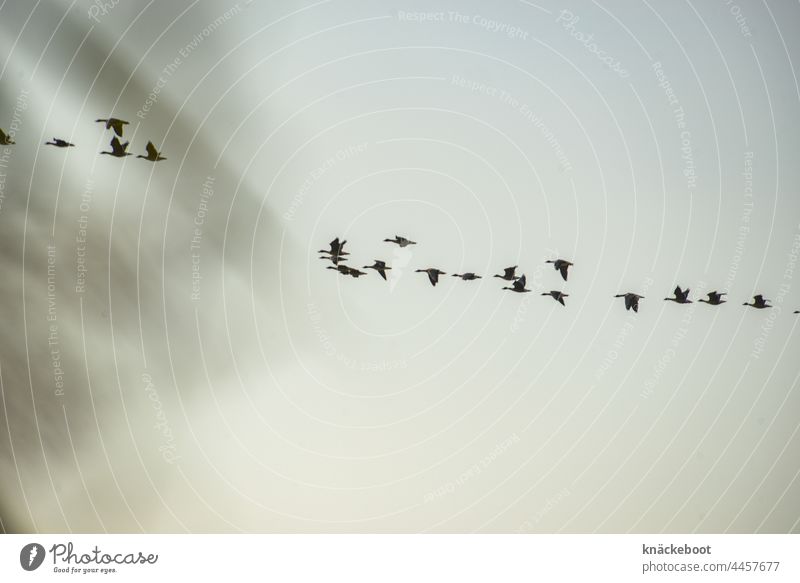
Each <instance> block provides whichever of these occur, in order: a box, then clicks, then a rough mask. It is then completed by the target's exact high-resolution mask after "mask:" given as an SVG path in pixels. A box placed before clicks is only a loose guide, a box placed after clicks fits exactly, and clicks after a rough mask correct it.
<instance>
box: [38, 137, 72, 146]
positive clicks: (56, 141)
mask: <svg viewBox="0 0 800 583" xmlns="http://www.w3.org/2000/svg"><path fill="white" fill-rule="evenodd" d="M45 145H46V146H55V147H57V148H72V147H74V146H75V144H70V143H69V142H67V141H65V140H62V139H59V138H53V141H52V142H45Z"/></svg>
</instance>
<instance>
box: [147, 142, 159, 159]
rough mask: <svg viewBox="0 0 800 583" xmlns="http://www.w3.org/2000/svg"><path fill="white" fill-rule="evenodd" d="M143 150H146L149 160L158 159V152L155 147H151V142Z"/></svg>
mask: <svg viewBox="0 0 800 583" xmlns="http://www.w3.org/2000/svg"><path fill="white" fill-rule="evenodd" d="M145 150H147V155H148V156H149V157H150V158H158V150H156V147H155V146H154V145H153V142H147V146H146V147H145Z"/></svg>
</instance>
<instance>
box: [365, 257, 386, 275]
mask: <svg viewBox="0 0 800 583" xmlns="http://www.w3.org/2000/svg"><path fill="white" fill-rule="evenodd" d="M364 269H374V270H375V271H377V272H378V273H380V275H381V277H382V278H383V279H386V271H387V270H389V269H391V267H386V262H385V261H379V260H378V259H376V260H375V263H374V264H373V265H365V266H364Z"/></svg>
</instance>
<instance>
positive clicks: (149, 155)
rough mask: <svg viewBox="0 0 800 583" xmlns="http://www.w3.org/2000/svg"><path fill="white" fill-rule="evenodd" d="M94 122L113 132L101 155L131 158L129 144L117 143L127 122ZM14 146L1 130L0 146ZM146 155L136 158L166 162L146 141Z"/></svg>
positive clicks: (57, 142) (56, 142) (55, 142)
mask: <svg viewBox="0 0 800 583" xmlns="http://www.w3.org/2000/svg"><path fill="white" fill-rule="evenodd" d="M95 122H98V123H103V124H105V129H107V130H113V132H114V134H116V135H115V136H113V137H112V138H111V143H110V144H109V145H110V146H111V150H110V151H102V152H100V153H101V154H108V155H109V156H114V157H115V158H124V157H125V156H132V155H133V154H131V153H130V152H128V151H127V150H128V146H129V145H130V142H125V143H124V144H123V143H121V142H120V141H119V138H121V137H122V132H123V129H124V126H126V125H128V122H127V121H125V120H122V119H117V118H116V117H109V118H107V119H96V120H95ZM13 144H16V142H15V141H14V140H12V139H11V137H10V136H9V135H8V134H6V133H5V132H4V131H3V130H2V129H0V146H11V145H13ZM45 145H46V146H55V147H56V148H74V147H75V144H72V143H70V142H68V141H66V140H62V139H61V138H53V139H52V140H50V141H48V142H45ZM145 151H146V154H145V155H144V156H142V155H139V156H136V157H137V158H142V159H143V160H148V161H150V162H160V161H162V160H166V158H164V157H163V156H162V155H161V152H159V151H158V150H157V149H156V147H155V146H154V145H153V142H150V141H148V142H147V146H145Z"/></svg>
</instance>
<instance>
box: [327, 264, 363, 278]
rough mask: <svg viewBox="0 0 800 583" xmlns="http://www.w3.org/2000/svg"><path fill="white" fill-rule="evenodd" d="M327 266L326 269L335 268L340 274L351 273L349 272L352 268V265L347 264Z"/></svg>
mask: <svg viewBox="0 0 800 583" xmlns="http://www.w3.org/2000/svg"><path fill="white" fill-rule="evenodd" d="M327 268H328V269H335V270H336V271H338V272H339V273H341V274H342V275H351V273H350V272H351V270H352V267H350V266H348V265H329V266H328V267H327ZM359 273H361V272H359ZM354 277H358V276H357V275H356V276H354Z"/></svg>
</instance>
